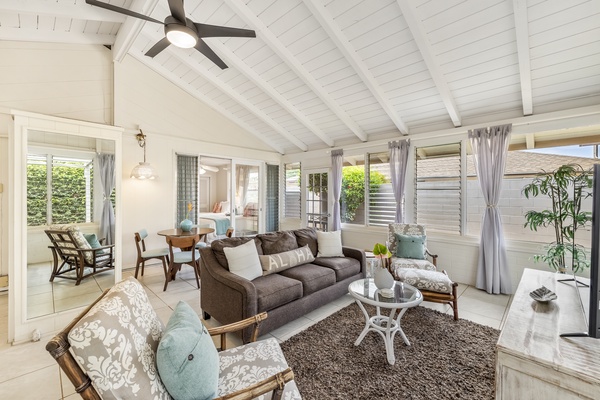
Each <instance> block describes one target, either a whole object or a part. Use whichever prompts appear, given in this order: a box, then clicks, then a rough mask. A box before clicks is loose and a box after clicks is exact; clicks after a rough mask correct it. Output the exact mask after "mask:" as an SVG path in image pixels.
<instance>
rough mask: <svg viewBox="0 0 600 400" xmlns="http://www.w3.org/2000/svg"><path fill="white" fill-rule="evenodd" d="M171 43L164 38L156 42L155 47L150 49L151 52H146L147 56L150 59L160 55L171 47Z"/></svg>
mask: <svg viewBox="0 0 600 400" xmlns="http://www.w3.org/2000/svg"><path fill="white" fill-rule="evenodd" d="M170 44H171V42H169V39H167V38H166V37H165V38H162V39H161V40H159V41H158V42H156V44H155V45H154V46H152V47H151V48H150V50H148V51H147V52H146V55H147V56H148V57H154V56H155V55H157V54H158V53H160V52H161V51H163V50H164V49H166V48H167V46H168V45H170Z"/></svg>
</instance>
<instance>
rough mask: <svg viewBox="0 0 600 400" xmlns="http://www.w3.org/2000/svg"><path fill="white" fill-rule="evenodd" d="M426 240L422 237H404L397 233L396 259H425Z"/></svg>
mask: <svg viewBox="0 0 600 400" xmlns="http://www.w3.org/2000/svg"><path fill="white" fill-rule="evenodd" d="M425 238H426V236H421V235H403V234H401V233H396V257H399V258H413V259H416V260H424V259H425Z"/></svg>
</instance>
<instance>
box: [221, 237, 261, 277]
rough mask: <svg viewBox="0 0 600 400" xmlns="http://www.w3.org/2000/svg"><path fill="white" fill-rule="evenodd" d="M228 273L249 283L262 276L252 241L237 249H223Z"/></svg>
mask: <svg viewBox="0 0 600 400" xmlns="http://www.w3.org/2000/svg"><path fill="white" fill-rule="evenodd" d="M223 252H224V253H225V257H226V258H227V264H229V271H230V272H233V273H234V274H236V275H238V276H241V277H242V278H246V279H248V280H249V281H251V280H252V279H255V278H258V277H259V276H262V273H263V271H262V267H261V265H260V260H259V259H258V251H257V250H256V245H255V244H254V240H250V241H249V242H246V243H244V244H242V245H240V246H237V247H223Z"/></svg>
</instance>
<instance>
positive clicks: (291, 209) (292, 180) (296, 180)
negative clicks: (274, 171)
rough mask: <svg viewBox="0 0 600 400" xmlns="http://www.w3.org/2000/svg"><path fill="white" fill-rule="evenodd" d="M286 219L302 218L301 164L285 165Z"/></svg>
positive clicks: (284, 206)
mask: <svg viewBox="0 0 600 400" xmlns="http://www.w3.org/2000/svg"><path fill="white" fill-rule="evenodd" d="M284 190H285V198H284V204H283V208H284V216H285V218H300V163H290V164H285V187H284Z"/></svg>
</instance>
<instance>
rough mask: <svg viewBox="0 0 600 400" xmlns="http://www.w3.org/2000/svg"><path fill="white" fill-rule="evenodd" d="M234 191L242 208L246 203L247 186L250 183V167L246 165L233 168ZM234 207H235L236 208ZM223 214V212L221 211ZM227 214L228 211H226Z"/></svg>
mask: <svg viewBox="0 0 600 400" xmlns="http://www.w3.org/2000/svg"><path fill="white" fill-rule="evenodd" d="M235 180H236V185H235V191H236V194H237V197H238V200H239V202H240V204H237V205H239V206H241V207H242V208H243V207H245V206H246V203H247V202H248V201H247V200H248V184H249V183H250V167H249V166H248V165H236V167H235ZM237 205H236V206H237ZM223 212H225V211H223ZM227 212H229V210H227Z"/></svg>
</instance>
